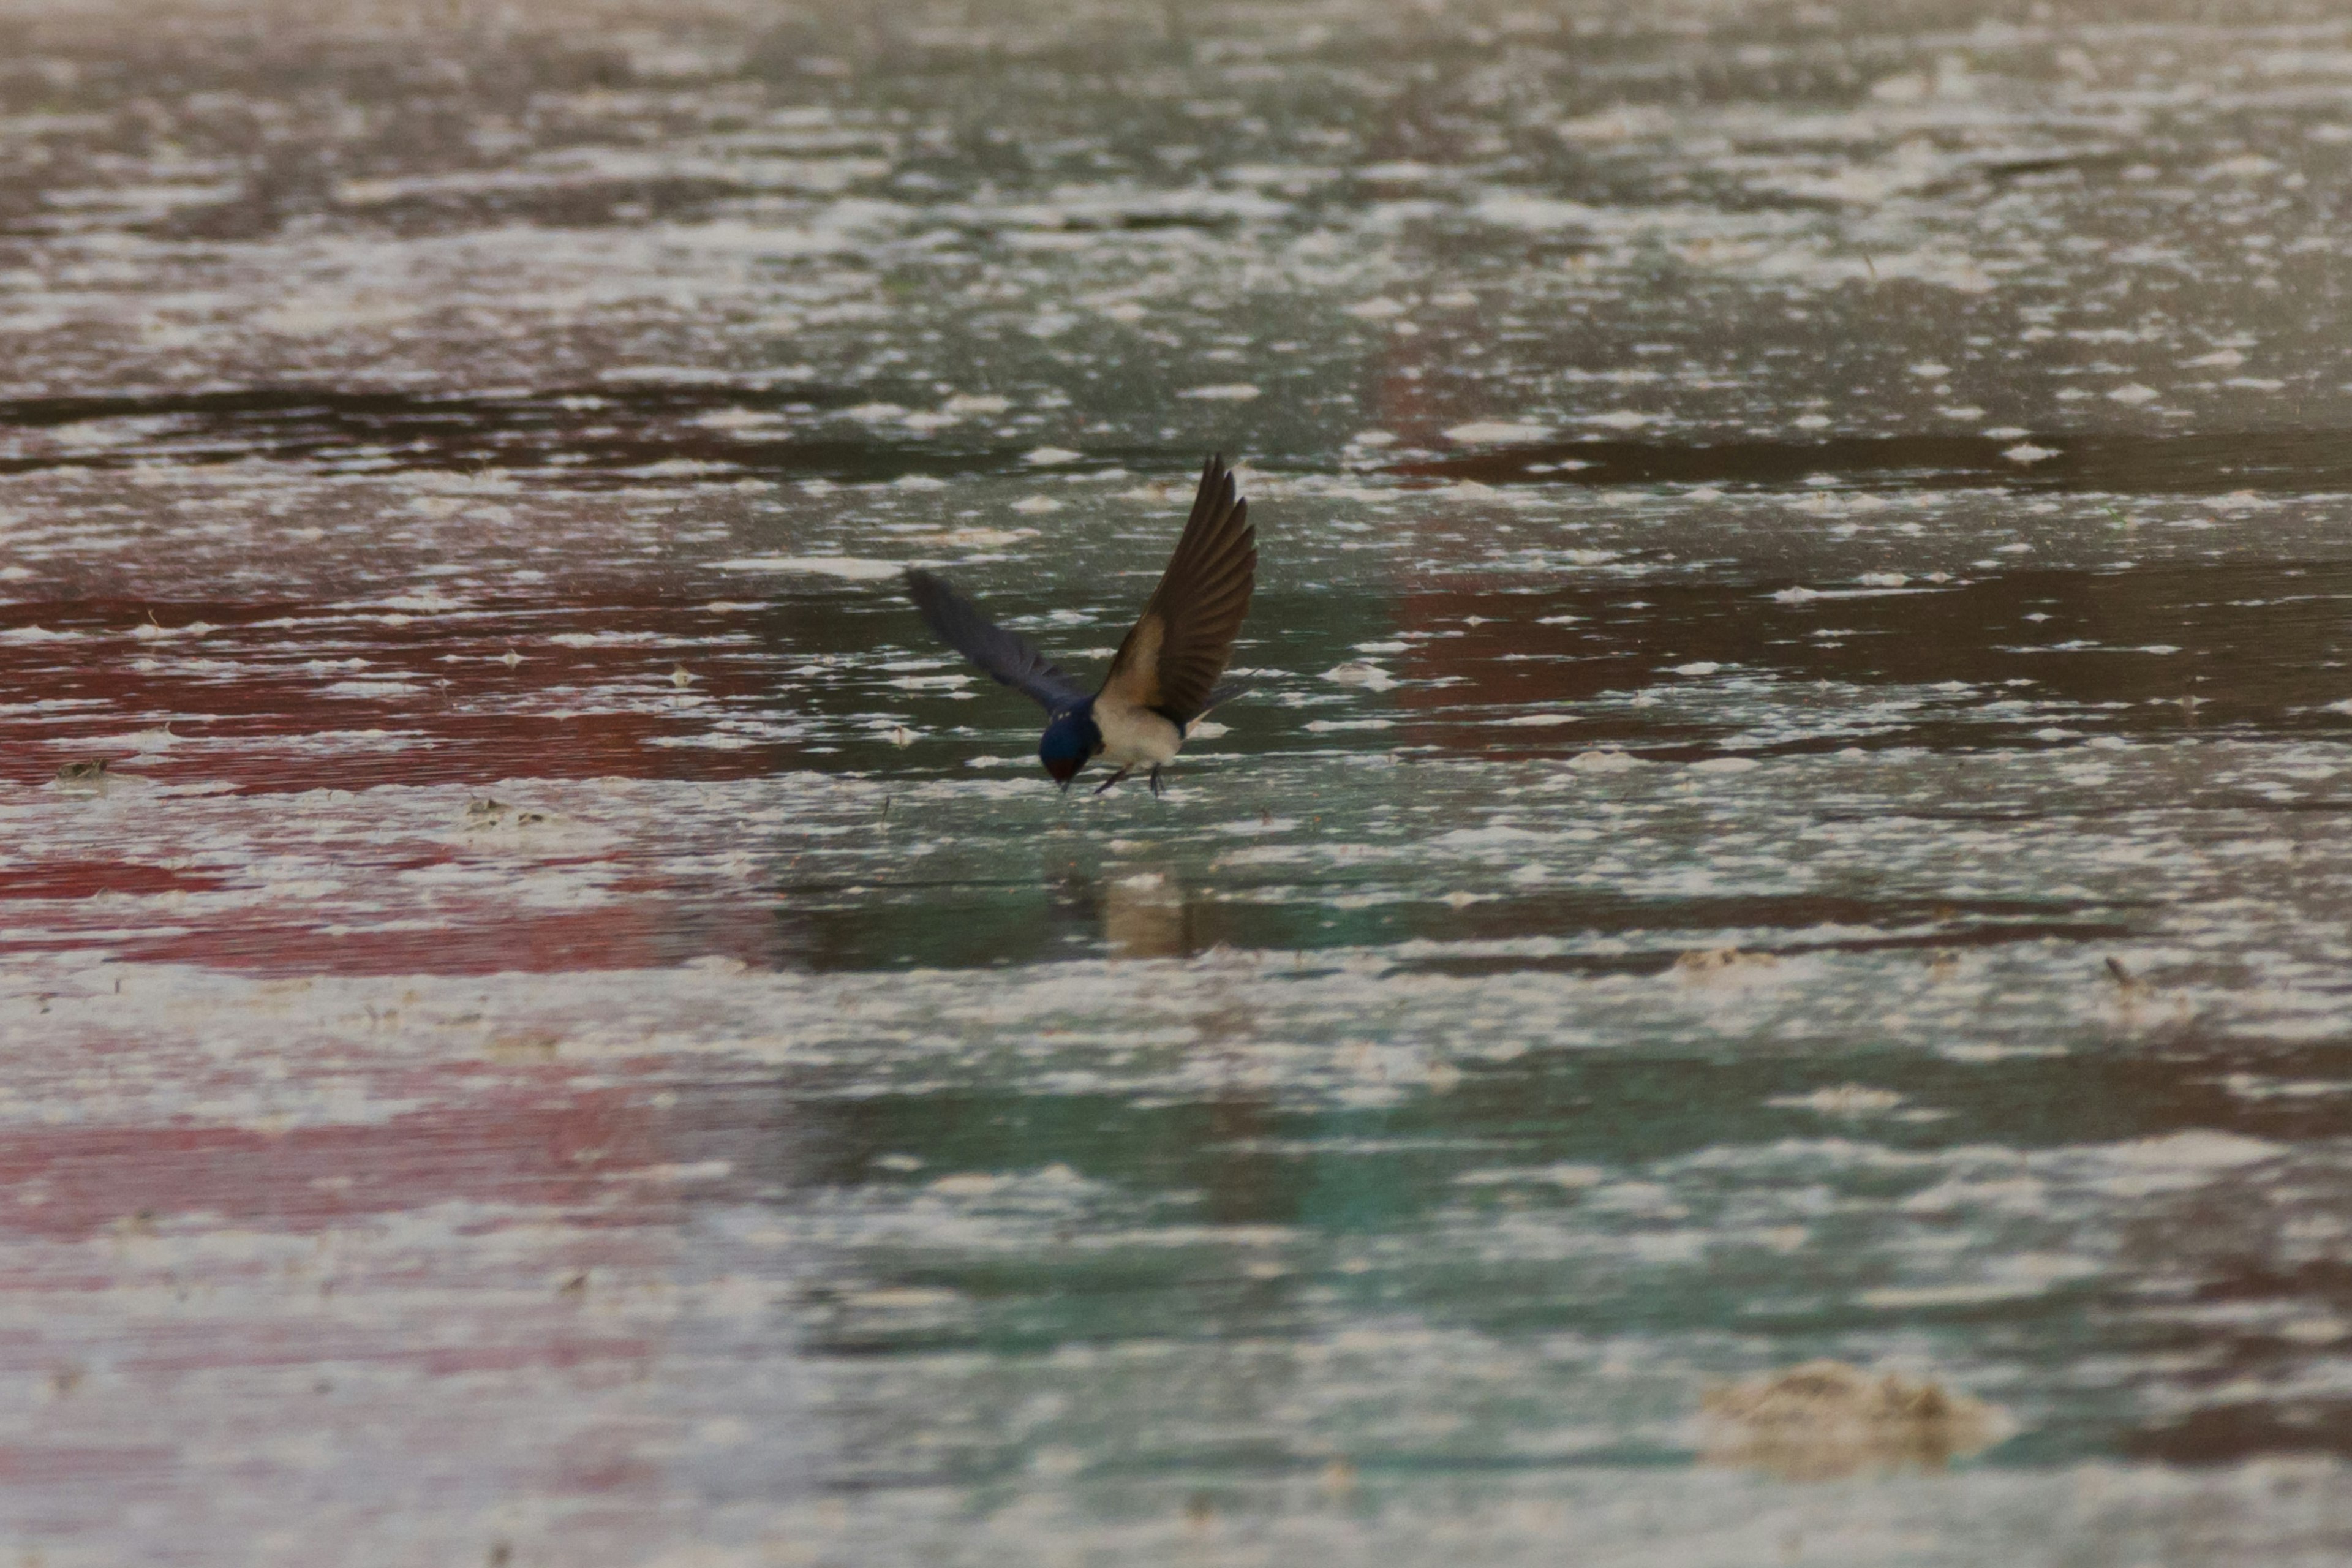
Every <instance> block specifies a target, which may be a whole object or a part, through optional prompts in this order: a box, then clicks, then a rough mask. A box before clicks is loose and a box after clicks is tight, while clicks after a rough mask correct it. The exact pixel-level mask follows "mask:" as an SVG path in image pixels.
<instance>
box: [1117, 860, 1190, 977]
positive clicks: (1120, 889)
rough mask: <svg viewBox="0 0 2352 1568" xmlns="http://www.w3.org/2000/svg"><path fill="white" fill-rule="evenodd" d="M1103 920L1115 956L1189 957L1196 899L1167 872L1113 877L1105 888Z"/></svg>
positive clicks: (1139, 871) (1148, 871)
mask: <svg viewBox="0 0 2352 1568" xmlns="http://www.w3.org/2000/svg"><path fill="white" fill-rule="evenodd" d="M1102 921H1103V942H1104V945H1105V946H1107V947H1108V948H1109V950H1110V955H1111V956H1112V957H1113V958H1184V957H1188V956H1190V955H1191V953H1192V951H1193V945H1194V944H1193V941H1192V901H1191V900H1190V898H1189V897H1188V896H1187V894H1186V892H1185V890H1184V888H1183V886H1182V884H1181V883H1179V882H1178V881H1177V880H1176V879H1175V878H1174V877H1172V876H1171V875H1169V874H1168V873H1167V872H1165V871H1156V870H1151V869H1149V868H1134V869H1129V870H1125V871H1122V872H1121V873H1120V874H1118V875H1117V876H1114V877H1112V878H1111V879H1109V880H1108V881H1107V882H1106V883H1105V884H1104V886H1103V889H1102Z"/></svg>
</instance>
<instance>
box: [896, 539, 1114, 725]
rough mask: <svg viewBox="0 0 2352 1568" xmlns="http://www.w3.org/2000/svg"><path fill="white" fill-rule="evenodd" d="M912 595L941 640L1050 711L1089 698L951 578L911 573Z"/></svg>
mask: <svg viewBox="0 0 2352 1568" xmlns="http://www.w3.org/2000/svg"><path fill="white" fill-rule="evenodd" d="M907 596H908V598H910V599H912V600H914V601H915V608H916V609H918V610H919V611H921V612H922V616H923V624H924V625H926V626H929V627H930V628H931V630H932V631H933V632H935V633H937V634H938V635H939V638H940V641H941V642H943V643H946V644H947V645H948V646H949V647H951V648H953V649H955V650H956V651H957V652H958V653H960V654H961V655H963V656H964V658H968V659H970V660H971V662H972V663H974V664H976V665H978V666H980V668H982V669H983V670H985V671H987V672H988V673H989V674H990V675H992V676H993V677H995V678H996V679H998V680H1001V681H1003V683H1004V684H1005V685H1007V686H1010V687H1012V688H1013V689H1014V690H1016V691H1020V692H1023V693H1025V694H1026V695H1028V696H1030V697H1032V698H1034V699H1035V700H1036V701H1037V703H1038V704H1039V706H1041V707H1043V708H1044V709H1045V711H1046V712H1048V713H1064V712H1067V711H1068V710H1070V709H1073V708H1076V706H1077V705H1078V704H1079V703H1081V702H1084V701H1085V700H1087V690H1086V688H1085V687H1083V686H1080V685H1079V684H1078V683H1077V682H1076V681H1075V680H1072V679H1070V678H1069V677H1068V676H1067V675H1066V674H1064V673H1063V672H1062V671H1061V670H1060V669H1059V668H1055V664H1054V661H1053V660H1051V659H1049V658H1046V657H1045V655H1044V654H1042V653H1039V652H1038V651H1037V649H1036V647H1035V646H1034V645H1033V644H1032V643H1031V642H1030V641H1029V639H1028V638H1026V637H1023V636H1022V635H1021V634H1020V633H1018V632H1009V631H1006V630H1005V629H1004V628H1003V626H998V625H997V624H996V623H995V622H994V621H992V620H990V619H989V618H988V616H987V613H986V612H985V611H983V610H982V608H981V607H980V606H979V605H975V604H973V603H972V602H971V600H970V599H968V598H966V597H964V596H963V595H961V594H959V593H957V592H956V591H955V589H954V588H953V587H952V586H950V584H949V583H948V581H947V579H946V578H944V577H935V576H933V575H932V574H930V573H929V572H925V571H922V570H920V569H913V570H909V571H908V574H907Z"/></svg>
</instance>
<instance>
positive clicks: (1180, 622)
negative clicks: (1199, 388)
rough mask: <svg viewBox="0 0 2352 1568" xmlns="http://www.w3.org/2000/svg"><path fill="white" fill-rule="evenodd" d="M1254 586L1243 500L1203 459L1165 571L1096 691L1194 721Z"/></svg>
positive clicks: (1218, 463)
mask: <svg viewBox="0 0 2352 1568" xmlns="http://www.w3.org/2000/svg"><path fill="white" fill-rule="evenodd" d="M1256 581H1257V531H1255V529H1253V528H1251V527H1250V525H1249V502H1247V501H1245V500H1243V499H1242V498H1241V494H1240V492H1239V491H1238V490H1237V489H1235V488H1234V476H1233V473H1232V471H1231V470H1230V469H1228V468H1226V467H1225V465H1224V461H1223V458H1210V459H1209V461H1208V464H1207V466H1206V467H1204V468H1202V470H1201V488H1200V489H1199V491H1198V492H1197V493H1196V494H1195V495H1194V496H1193V498H1192V516H1191V518H1189V519H1188V520H1187V521H1185V524H1184V532H1183V536H1182V537H1181V538H1180V539H1178V540H1177V541H1176V553H1175V554H1174V555H1173V556H1171V557H1170V559H1169V562H1168V571H1167V574H1166V575H1164V576H1162V577H1161V578H1160V586H1159V587H1158V588H1157V589H1155V590H1154V591H1153V592H1152V595H1151V601H1150V603H1149V604H1147V605H1144V606H1143V615H1142V617H1141V618H1140V619H1139V620H1138V621H1137V622H1136V623H1135V626H1134V629H1132V630H1131V631H1129V633H1128V634H1127V640H1126V641H1124V642H1122V643H1120V644H1119V645H1118V656H1117V657H1116V658H1113V659H1112V660H1111V661H1110V673H1109V674H1108V675H1107V676H1105V677H1104V678H1103V690H1104V691H1105V692H1108V693H1110V694H1112V695H1114V696H1116V697H1117V698H1118V699H1120V700H1124V701H1127V702H1130V703H1132V704H1134V705H1135V706H1136V707H1139V708H1150V709H1154V710H1158V711H1159V712H1160V713H1163V714H1165V715H1167V716H1168V717H1169V718H1170V719H1172V720H1174V721H1176V722H1177V723H1178V724H1189V723H1191V722H1192V721H1193V720H1195V719H1197V718H1199V717H1200V716H1201V715H1202V713H1203V712H1205V711H1206V710H1208V708H1209V707H1210V705H1211V703H1212V702H1213V701H1214V700H1216V698H1215V697H1214V695H1213V694H1214V692H1215V689H1216V685H1217V677H1219V676H1221V675H1223V673H1224V672H1225V661H1226V660H1227V659H1228V658H1232V657H1233V651H1234V637H1235V636H1236V635H1238V634H1239V633H1240V631H1241V629H1242V617H1244V616H1246V615H1248V614H1249V605H1250V591H1251V589H1252V588H1253V587H1254V586H1255V584H1256Z"/></svg>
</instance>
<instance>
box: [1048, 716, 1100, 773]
mask: <svg viewBox="0 0 2352 1568" xmlns="http://www.w3.org/2000/svg"><path fill="white" fill-rule="evenodd" d="M1092 706H1093V704H1091V703H1089V704H1087V707H1086V708H1073V709H1071V710H1069V711H1068V712H1067V713H1056V714H1055V715H1054V721H1053V722H1052V723H1050V724H1048V725H1046V726H1045V738H1044V739H1043V740H1041V741H1039V742H1037V760H1038V761H1039V762H1041V763H1045V771H1046V772H1047V773H1051V774H1053V775H1054V782H1055V784H1060V785H1061V786H1062V787H1063V788H1064V789H1067V788H1069V787H1070V781H1071V780H1072V779H1074V778H1076V777H1077V776H1078V770H1079V769H1080V768H1083V767H1085V766H1086V765H1087V763H1090V762H1092V761H1094V756H1095V753H1096V752H1099V751H1101V750H1102V745H1103V738H1102V731H1101V730H1099V729H1097V727H1096V725H1095V716H1094V714H1093V713H1092V712H1091V711H1089V710H1090V709H1091V708H1092Z"/></svg>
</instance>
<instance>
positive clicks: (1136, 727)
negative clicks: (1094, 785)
mask: <svg viewBox="0 0 2352 1568" xmlns="http://www.w3.org/2000/svg"><path fill="white" fill-rule="evenodd" d="M1095 726H1096V727H1097V729H1099V730H1100V731H1102V738H1103V749H1102V759H1103V761H1104V762H1106V763H1109V764H1110V765H1111V766H1113V767H1115V768H1125V767H1133V766H1135V765H1137V764H1139V763H1141V764H1145V765H1148V766H1151V767H1158V766H1159V765H1160V763H1166V762H1171V761H1173V760H1174V758H1175V756H1176V752H1177V750H1178V748H1180V747H1181V746H1182V745H1183V744H1184V731H1181V730H1180V729H1178V728H1177V727H1176V725H1175V723H1174V722H1173V721H1171V720H1169V719H1167V718H1165V717H1163V716H1161V715H1160V714H1158V713H1154V712H1153V711H1152V710H1150V709H1149V708H1137V707H1131V706H1129V705H1128V704H1126V703H1123V702H1122V703H1112V702H1105V701H1102V700H1099V699H1097V701H1096V703H1095Z"/></svg>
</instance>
